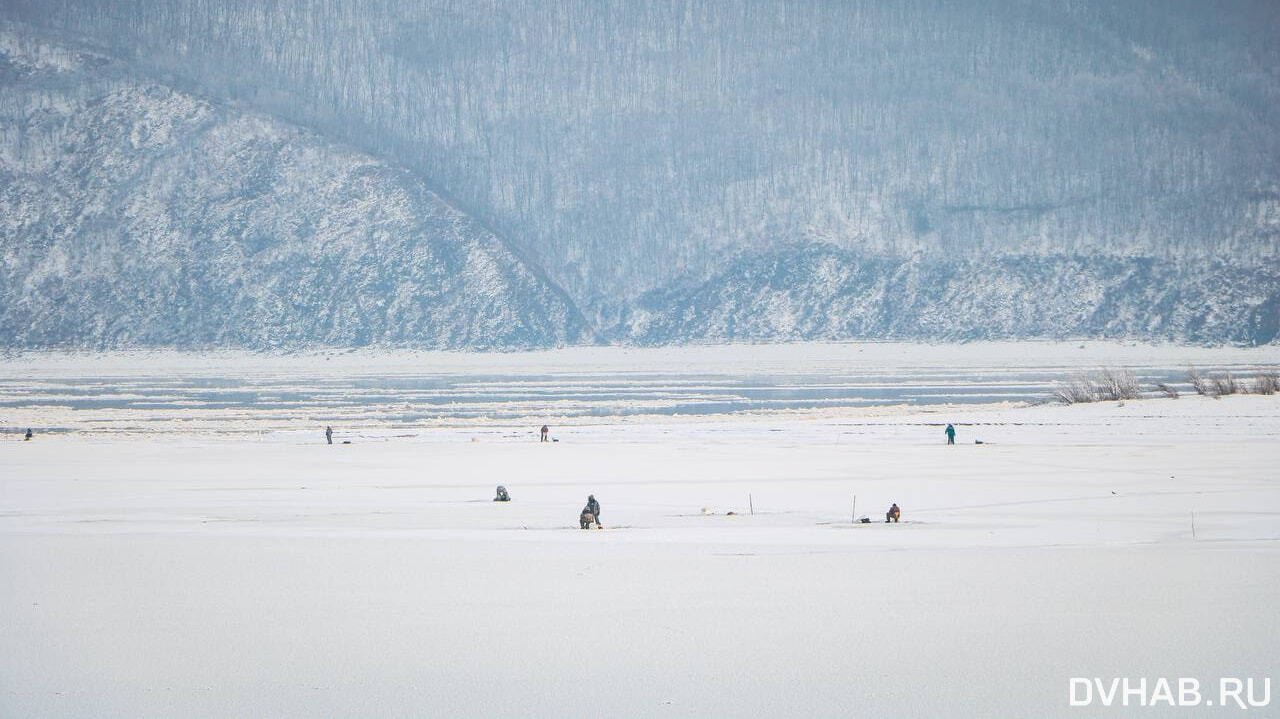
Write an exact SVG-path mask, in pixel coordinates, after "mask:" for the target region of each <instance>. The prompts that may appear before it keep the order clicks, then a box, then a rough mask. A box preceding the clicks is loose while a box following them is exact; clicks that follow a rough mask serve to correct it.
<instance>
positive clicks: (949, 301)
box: [610, 243, 1280, 344]
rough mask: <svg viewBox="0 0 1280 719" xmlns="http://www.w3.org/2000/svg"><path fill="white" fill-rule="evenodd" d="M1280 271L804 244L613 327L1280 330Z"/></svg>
mask: <svg viewBox="0 0 1280 719" xmlns="http://www.w3.org/2000/svg"><path fill="white" fill-rule="evenodd" d="M1278 324H1280V267H1270V268H1254V269H1242V268H1240V267H1238V266H1235V265H1232V264H1226V263H1221V262H1207V263H1195V264H1189V265H1178V264H1176V263H1173V262H1170V261H1168V260H1163V259H1158V258H1151V257H1136V258H1135V257H1118V256H1089V257H1082V256H1071V255H1056V256H1041V255H1023V256H1015V255H1004V256H1000V257H994V258H989V259H986V260H954V259H949V258H945V257H915V258H911V259H901V258H886V257H868V256H863V255H859V254H857V253H853V252H851V251H848V250H844V249H841V248H838V247H834V246H831V245H823V244H815V243H804V244H797V245H792V246H787V247H784V248H781V249H778V250H774V251H769V252H765V253H744V254H741V255H739V256H738V257H736V258H735V259H734V260H732V261H731V262H729V263H728V266H727V268H726V269H725V270H724V271H722V272H719V273H717V274H715V275H713V276H711V277H709V278H705V279H692V280H688V281H685V282H678V283H675V284H673V285H672V286H671V287H668V288H665V289H662V290H657V291H654V292H651V293H648V294H646V295H645V296H643V297H642V298H640V300H639V301H638V302H637V303H636V304H635V306H634V307H633V308H632V309H631V310H630V311H629V312H628V313H627V314H626V315H625V316H624V317H623V320H622V322H620V323H619V325H618V326H616V327H614V328H613V329H612V331H611V333H610V334H611V336H612V337H614V338H618V339H621V340H623V341H628V342H635V343H638V344H666V343H669V342H672V341H683V342H688V341H697V342H724V341H763V340H780V339H781V340H848V339H867V338H875V339H929V340H961V341H963V340H978V339H1012V338H1024V337H1042V338H1076V337H1110V338H1141V339H1148V340H1175V341H1181V342H1195V343H1218V342H1232V343H1239V344H1265V343H1270V342H1274V341H1276V340H1277V338H1280V326H1278Z"/></svg>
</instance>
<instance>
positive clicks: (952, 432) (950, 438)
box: [944, 425, 956, 444]
mask: <svg viewBox="0 0 1280 719" xmlns="http://www.w3.org/2000/svg"><path fill="white" fill-rule="evenodd" d="M944 431H945V432H946V433H947V444H955V443H956V428H955V427H953V426H951V425H947V428H946V429H945V430H944Z"/></svg>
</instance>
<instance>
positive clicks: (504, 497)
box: [493, 484, 511, 502]
mask: <svg viewBox="0 0 1280 719" xmlns="http://www.w3.org/2000/svg"><path fill="white" fill-rule="evenodd" d="M493 501H495V502H510V501H511V495H509V494H507V488H506V487H504V486H502V485H501V484H499V485H498V494H497V496H495V497H494V498H493Z"/></svg>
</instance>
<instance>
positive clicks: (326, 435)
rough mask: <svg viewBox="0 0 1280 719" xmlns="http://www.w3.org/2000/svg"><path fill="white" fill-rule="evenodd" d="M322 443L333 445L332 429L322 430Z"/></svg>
mask: <svg viewBox="0 0 1280 719" xmlns="http://www.w3.org/2000/svg"><path fill="white" fill-rule="evenodd" d="M324 441H326V442H328V443H329V444H333V427H325V428H324Z"/></svg>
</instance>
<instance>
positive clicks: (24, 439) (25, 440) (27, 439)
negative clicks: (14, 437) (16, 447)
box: [22, 427, 32, 442]
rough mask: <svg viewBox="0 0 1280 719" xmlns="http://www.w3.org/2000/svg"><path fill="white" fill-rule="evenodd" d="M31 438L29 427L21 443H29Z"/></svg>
mask: <svg viewBox="0 0 1280 719" xmlns="http://www.w3.org/2000/svg"><path fill="white" fill-rule="evenodd" d="M31 437H32V435H31V428H30V427H27V433H26V434H25V435H23V437H22V441H23V442H30V441H31Z"/></svg>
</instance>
